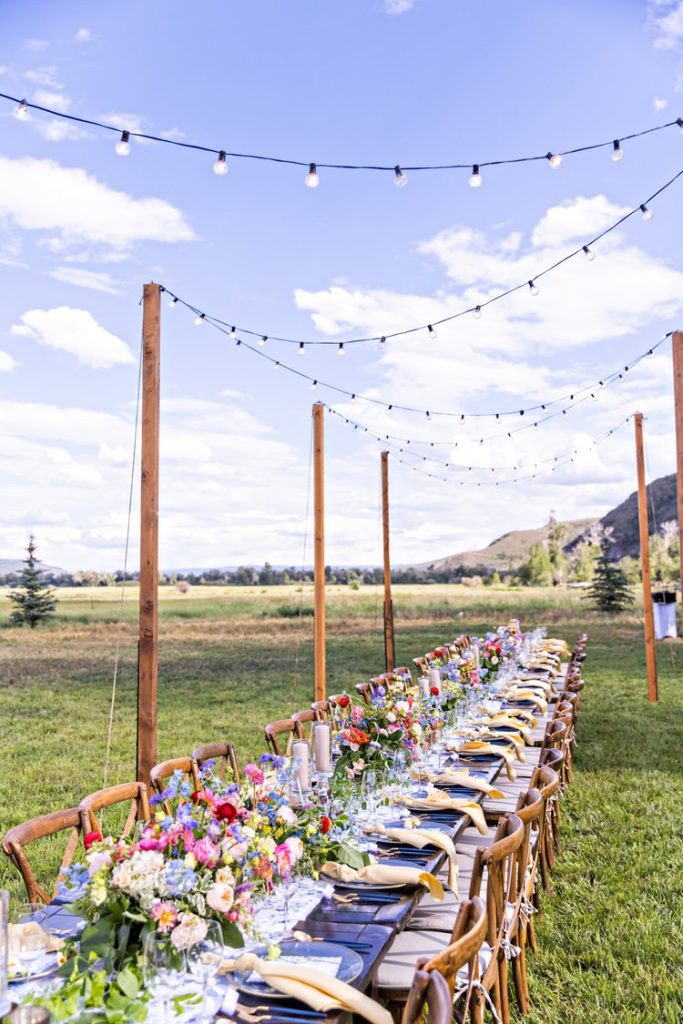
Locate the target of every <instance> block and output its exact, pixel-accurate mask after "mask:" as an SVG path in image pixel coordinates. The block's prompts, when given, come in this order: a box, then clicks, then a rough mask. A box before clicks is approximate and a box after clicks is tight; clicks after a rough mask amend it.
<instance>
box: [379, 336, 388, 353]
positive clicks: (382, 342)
mask: <svg viewBox="0 0 683 1024" xmlns="http://www.w3.org/2000/svg"><path fill="white" fill-rule="evenodd" d="M386 343H387V339H386V338H385V337H384V335H382V337H381V338H380V339H379V343H378V345H377V348H378V349H380V351H381V350H382V349H383V348H384V346H385V345H386Z"/></svg>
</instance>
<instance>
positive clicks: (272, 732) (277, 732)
mask: <svg viewBox="0 0 683 1024" xmlns="http://www.w3.org/2000/svg"><path fill="white" fill-rule="evenodd" d="M263 734H264V736H265V738H266V743H267V744H268V746H269V747H270V749H271V750H272V751H273V753H274V754H277V755H278V757H280V756H282V755H283V754H287V752H288V751H289V749H290V747H291V745H292V743H293V742H294V740H296V739H299V732H298V727H297V723H296V722H295V721H294V719H293V718H280V719H278V721H277V722H268V724H267V725H266V726H265V728H264V730H263ZM282 736H286V737H287V741H286V744H285V748H284V750H282V748H281V745H280V737H282Z"/></svg>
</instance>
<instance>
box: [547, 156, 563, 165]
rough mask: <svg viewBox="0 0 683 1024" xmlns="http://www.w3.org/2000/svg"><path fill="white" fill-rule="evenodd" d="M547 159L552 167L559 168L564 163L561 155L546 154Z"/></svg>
mask: <svg viewBox="0 0 683 1024" xmlns="http://www.w3.org/2000/svg"><path fill="white" fill-rule="evenodd" d="M545 158H546V160H547V161H548V163H549V164H550V166H551V167H559V166H560V164H561V163H562V157H561V155H560V154H559V153H546V155H545Z"/></svg>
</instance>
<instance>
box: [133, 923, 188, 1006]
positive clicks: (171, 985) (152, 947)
mask: <svg viewBox="0 0 683 1024" xmlns="http://www.w3.org/2000/svg"><path fill="white" fill-rule="evenodd" d="M186 968H187V958H186V955H185V951H184V950H182V949H178V948H177V947H176V946H174V945H173V943H172V941H171V939H170V937H169V936H168V935H162V934H160V933H159V932H151V933H150V934H149V935H146V936H145V940H144V943H143V946H142V976H143V979H144V982H145V986H146V988H148V989H149V991H150V992H151V993H152V996H153V997H155V998H158V999H160V1000H161V1003H162V1006H163V1010H164V1021H165V1022H166V1021H168V1015H169V1014H168V1010H169V1003H170V1001H171V998H172V996H173V993H174V992H176V991H177V989H178V987H179V986H180V984H181V982H182V980H183V974H184V972H185V970H186Z"/></svg>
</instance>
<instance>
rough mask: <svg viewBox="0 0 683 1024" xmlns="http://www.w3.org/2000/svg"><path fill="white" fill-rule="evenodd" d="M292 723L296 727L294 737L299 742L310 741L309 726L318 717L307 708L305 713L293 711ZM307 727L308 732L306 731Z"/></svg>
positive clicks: (311, 709)
mask: <svg viewBox="0 0 683 1024" xmlns="http://www.w3.org/2000/svg"><path fill="white" fill-rule="evenodd" d="M292 721H293V722H294V724H295V726H296V736H297V739H299V740H305V739H310V733H311V726H312V724H313V722H317V721H318V716H317V714H316V712H315V711H314V710H313V708H307V709H306V710H305V711H295V712H294V714H293V715H292ZM306 726H308V727H309V728H308V730H307V729H306Z"/></svg>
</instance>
